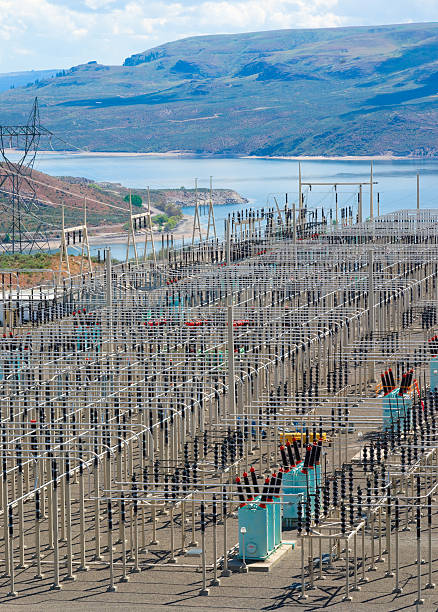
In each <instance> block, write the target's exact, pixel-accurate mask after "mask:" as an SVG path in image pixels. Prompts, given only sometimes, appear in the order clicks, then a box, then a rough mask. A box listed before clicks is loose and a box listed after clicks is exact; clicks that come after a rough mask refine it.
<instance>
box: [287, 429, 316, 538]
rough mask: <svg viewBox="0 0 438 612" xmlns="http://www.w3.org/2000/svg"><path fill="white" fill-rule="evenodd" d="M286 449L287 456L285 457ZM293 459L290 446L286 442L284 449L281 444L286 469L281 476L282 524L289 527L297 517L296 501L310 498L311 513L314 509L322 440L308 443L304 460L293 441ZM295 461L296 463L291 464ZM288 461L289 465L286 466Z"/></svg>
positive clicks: (305, 500)
mask: <svg viewBox="0 0 438 612" xmlns="http://www.w3.org/2000/svg"><path fill="white" fill-rule="evenodd" d="M286 450H287V452H288V457H286ZM294 450H295V459H294V457H293V453H292V447H291V446H290V444H289V443H288V444H287V445H286V449H285V448H284V447H283V446H281V447H280V452H281V456H282V459H283V464H284V466H285V468H286V470H287V471H285V474H284V476H283V487H282V492H283V526H284V527H285V528H288V529H291V528H293V527H295V525H296V521H297V518H298V503H299V502H301V503H302V504H305V503H307V500H308V499H310V503H311V510H312V513H313V512H314V511H315V493H316V488H317V486H321V466H320V464H319V460H320V455H321V450H322V440H319V441H318V443H316V442H315V443H314V444H312V445H311V444H308V445H307V447H306V455H305V458H304V462H303V461H301V458H300V454H299V450H298V447H297V445H296V444H295V443H294ZM295 462H296V465H291V464H293V463H295ZM288 463H289V466H290V467H287V464H288Z"/></svg>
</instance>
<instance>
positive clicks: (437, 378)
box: [430, 357, 438, 391]
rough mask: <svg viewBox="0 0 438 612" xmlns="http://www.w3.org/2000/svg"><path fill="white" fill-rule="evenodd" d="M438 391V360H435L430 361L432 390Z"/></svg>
mask: <svg viewBox="0 0 438 612" xmlns="http://www.w3.org/2000/svg"><path fill="white" fill-rule="evenodd" d="M437 389H438V358H436V357H435V358H433V359H431V361H430V390H431V391H435V390H437Z"/></svg>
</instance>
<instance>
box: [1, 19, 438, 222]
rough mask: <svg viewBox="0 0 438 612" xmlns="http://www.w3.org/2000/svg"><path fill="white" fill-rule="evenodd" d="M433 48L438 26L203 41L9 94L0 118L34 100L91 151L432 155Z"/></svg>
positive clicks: (80, 70)
mask: <svg viewBox="0 0 438 612" xmlns="http://www.w3.org/2000/svg"><path fill="white" fill-rule="evenodd" d="M437 52H438V24H436V23H420V24H403V25H393V26H391V25H387V26H380V27H376V26H372V27H360V28H327V29H313V30H312V29H307V30H306V29H300V30H279V31H276V32H255V33H254V32H253V33H248V34H233V35H226V36H199V37H193V38H188V39H183V40H178V41H175V42H172V43H168V44H165V45H161V46H159V47H156V48H155V49H149V50H147V51H145V52H143V53H139V54H136V55H134V56H132V57H130V58H128V59H127V60H126V61H125V65H124V66H102V65H99V64H96V63H95V62H93V63H88V64H84V65H81V66H76V67H74V68H71V69H69V70H66V71H65V74H64V72H63V71H58V74H59V76H55V77H54V78H46V79H39V82H38V83H37V84H36V85H33V86H31V87H27V88H18V87H15V89H13V90H10V91H5V92H3V93H2V94H0V104H1V108H2V121H3V122H4V123H10V124H16V123H17V122H19V121H22V120H23V119H24V118H25V117H26V116H27V114H28V112H29V108H30V105H31V102H32V99H33V97H34V96H35V95H38V97H39V100H40V102H41V105H42V108H41V111H42V120H43V123H44V124H45V125H46V126H47V127H48V128H50V129H51V130H53V131H54V132H55V133H56V134H58V135H59V136H61V137H63V138H64V139H65V140H67V141H68V142H72V143H73V144H74V145H75V146H76V147H83V148H86V149H89V150H97V151H104V150H106V151H175V150H181V151H190V152H193V153H202V154H225V155H234V154H253V155H291V154H293V155H295V154H308V155H312V154H313V155H362V154H379V153H390V152H392V153H393V154H396V155H423V156H436V155H438V145H437V144H436V143H437V142H438V98H437V97H436V96H435V93H436V92H435V90H436V81H437V75H438V68H437V63H436V57H437ZM109 126H110V127H111V129H108V127H109ZM54 145H55V141H54ZM59 146H61V147H64V146H65V145H64V144H63V143H59ZM166 213H167V214H170V215H172V212H171V211H166Z"/></svg>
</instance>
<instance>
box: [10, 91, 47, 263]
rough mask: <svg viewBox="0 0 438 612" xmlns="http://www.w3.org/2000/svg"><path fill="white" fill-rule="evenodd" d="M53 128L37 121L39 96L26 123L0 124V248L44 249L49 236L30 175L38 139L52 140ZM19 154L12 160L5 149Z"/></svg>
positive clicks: (20, 251) (12, 251) (29, 251)
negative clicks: (0, 226) (0, 228)
mask: <svg viewBox="0 0 438 612" xmlns="http://www.w3.org/2000/svg"><path fill="white" fill-rule="evenodd" d="M52 135H53V134H52V132H50V131H49V130H47V129H46V128H44V127H43V126H42V125H41V123H40V113H39V107H38V99H37V98H35V100H34V103H33V106H32V110H31V112H30V114H29V118H28V120H27V123H26V124H25V125H12V126H11V125H0V220H1V221H2V225H3V227H4V231H3V230H2V232H1V235H0V252H4V253H23V252H26V253H31V252H33V251H36V250H40V251H43V250H46V249H48V247H49V238H48V234H47V231H46V230H45V229H44V226H45V224H44V223H43V222H42V221H41V219H40V217H39V213H40V210H41V204H39V203H38V200H37V193H36V189H35V186H34V183H33V181H32V180H30V179H31V177H32V170H33V166H34V163H35V158H36V155H37V153H38V148H39V145H40V140H41V138H42V137H46V138H48V139H49V140H50V141H51V137H52ZM9 149H14V152H15V153H18V155H19V157H18V159H16V160H15V161H12V160H11V159H10V158H9V157H8V155H9V153H8V150H9Z"/></svg>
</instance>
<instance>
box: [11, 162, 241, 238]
mask: <svg viewBox="0 0 438 612" xmlns="http://www.w3.org/2000/svg"><path fill="white" fill-rule="evenodd" d="M0 171H1V164H0ZM31 177H32V181H30V183H29V184H31V185H32V186H33V188H34V190H35V198H36V199H35V204H34V205H33V209H32V210H31V211H30V213H28V214H26V215H25V216H24V224H25V227H26V228H27V229H28V230H35V229H36V228H37V227H40V224H42V228H43V229H45V230H46V231H47V232H48V234H49V236H50V237H51V238H53V239H57V238H59V237H60V235H61V227H62V203H64V220H65V226H66V227H72V226H76V225H82V223H83V220H84V203H85V202H86V209H87V224H88V227H89V230H90V234H91V235H98V234H102V233H106V232H107V231H113V230H121V229H122V228H123V226H124V225H125V224H126V223H127V221H128V219H129V203H128V202H127V201H126V200H125V198H126V197H127V196H129V193H130V189H129V188H128V187H125V186H123V185H121V184H120V183H96V182H94V181H92V180H90V179H87V178H83V177H71V176H61V177H55V176H50V175H48V174H45V173H43V172H38V171H37V170H32V174H31ZM29 184H26V183H25V182H23V184H22V187H21V191H20V193H21V196H22V198H23V199H26V196H28V197H29V199H32V200H33V195H34V194H33V192H32V190H31V189H30V188H29ZM10 191H11V184H10V182H9V180H6V181H5V182H4V183H3V185H2V187H1V188H0V240H2V239H3V238H4V236H5V235H6V234H7V232H8V228H9V226H10V205H9V200H8V199H7V195H6V194H7V193H8V192H10ZM132 193H133V194H136V195H138V196H140V198H141V199H142V205H140V207H138V206H133V212H134V214H135V213H140V212H145V211H146V210H147V208H145V207H147V197H148V192H147V190H146V189H135V190H133V191H132ZM209 196H210V192H209V190H208V189H199V190H198V202H199V204H200V205H202V204H208V202H209ZM150 198H151V212H152V215H153V218H154V216H155V215H160V214H161V213H163V212H164V213H165V215H164V217H163V215H162V214H161V217H162V218H165V217H167V220H169V219H168V218H169V217H170V218H172V217H173V218H174V222H175V225H176V224H177V223H179V221H180V220H182V219H183V218H184V215H183V214H182V212H181V207H183V206H194V204H195V201H196V197H195V190H194V189H186V188H185V187H182V188H180V189H151V190H150ZM212 198H213V203H214V205H215V206H217V205H226V204H241V205H243V204H245V203H247V200H246V199H245V198H242V197H241V196H240V195H239V194H238V193H236V192H235V191H233V190H231V189H213V191H212ZM169 231H170V230H169Z"/></svg>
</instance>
